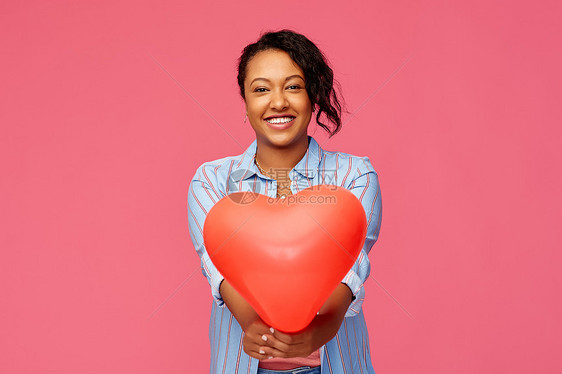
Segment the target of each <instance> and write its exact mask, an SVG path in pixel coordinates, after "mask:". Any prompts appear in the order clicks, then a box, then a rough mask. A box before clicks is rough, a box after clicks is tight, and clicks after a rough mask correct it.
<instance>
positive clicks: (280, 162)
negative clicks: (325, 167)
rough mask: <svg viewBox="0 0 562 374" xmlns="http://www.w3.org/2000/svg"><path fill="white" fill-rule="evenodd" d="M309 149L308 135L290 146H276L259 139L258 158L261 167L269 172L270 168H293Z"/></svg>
mask: <svg viewBox="0 0 562 374" xmlns="http://www.w3.org/2000/svg"><path fill="white" fill-rule="evenodd" d="M307 149H308V136H306V137H304V138H303V140H302V141H299V142H298V143H296V144H294V145H291V146H290V147H283V148H280V147H275V146H272V145H271V144H267V143H262V142H259V140H258V145H257V149H256V159H257V161H258V163H259V165H260V167H261V168H262V169H263V170H265V171H266V172H269V170H270V169H278V170H279V169H282V170H291V169H292V168H294V167H295V165H296V164H298V163H299V161H300V160H301V159H302V158H303V157H304V155H305V154H306V151H307Z"/></svg>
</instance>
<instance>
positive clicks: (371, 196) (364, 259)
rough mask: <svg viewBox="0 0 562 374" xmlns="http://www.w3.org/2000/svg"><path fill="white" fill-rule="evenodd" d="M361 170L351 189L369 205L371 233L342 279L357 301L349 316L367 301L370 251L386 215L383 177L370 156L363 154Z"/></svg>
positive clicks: (359, 168) (352, 182) (353, 314)
mask: <svg viewBox="0 0 562 374" xmlns="http://www.w3.org/2000/svg"><path fill="white" fill-rule="evenodd" d="M357 172H358V173H357V177H356V178H354V179H353V180H352V181H351V183H350V185H349V187H348V189H349V190H350V191H351V192H352V193H353V194H354V195H355V196H356V197H357V198H358V199H359V201H360V202H361V204H362V205H363V208H364V209H365V214H366V217H367V234H366V238H365V243H364V244H363V248H362V249H361V252H360V253H359V256H358V257H357V260H356V261H355V263H354V264H353V266H352V268H351V269H350V270H349V272H348V273H347V275H346V276H345V277H344V278H343V280H342V283H345V284H346V285H347V286H348V287H349V288H350V290H351V292H352V293H353V301H352V302H351V305H350V306H349V308H348V309H347V312H346V314H345V317H353V316H355V315H357V314H358V313H359V312H360V310H361V306H362V305H363V300H364V299H365V289H364V288H363V283H365V281H366V280H367V278H368V277H369V274H370V272H371V263H370V262H369V257H368V254H369V252H370V251H371V247H372V246H373V244H375V242H376V241H377V239H378V236H379V231H380V227H381V215H382V203H381V192H380V186H379V179H378V175H377V172H376V171H375V169H374V168H373V166H372V165H371V162H370V161H369V158H368V157H360V158H359V165H358V166H357Z"/></svg>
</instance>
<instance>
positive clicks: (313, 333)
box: [261, 283, 352, 358]
mask: <svg viewBox="0 0 562 374" xmlns="http://www.w3.org/2000/svg"><path fill="white" fill-rule="evenodd" d="M351 298H352V293H351V290H350V289H349V287H347V286H346V285H345V284H343V283H340V284H339V285H338V287H337V288H336V289H335V291H334V292H333V293H332V295H330V297H329V298H328V300H327V301H326V302H325V303H324V305H323V306H322V308H321V309H320V312H319V314H318V315H316V317H314V319H313V320H312V322H311V323H310V324H309V325H308V326H307V327H306V328H304V329H303V330H301V331H299V332H297V333H283V332H280V331H275V330H274V332H273V333H272V332H270V331H266V333H265V339H262V340H264V343H263V344H262V347H261V351H262V352H264V353H265V354H264V355H263V356H267V357H269V356H273V357H283V358H289V357H307V356H309V355H310V354H311V353H312V352H314V351H316V350H317V349H318V348H320V347H321V346H323V345H324V344H326V343H327V342H328V341H330V340H331V339H332V338H333V337H334V336H336V334H337V332H338V330H339V328H340V326H341V324H342V322H343V318H344V317H345V313H346V311H347V308H348V307H349V304H350V303H351ZM261 331H263V330H261Z"/></svg>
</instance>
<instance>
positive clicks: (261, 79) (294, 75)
mask: <svg viewBox="0 0 562 374" xmlns="http://www.w3.org/2000/svg"><path fill="white" fill-rule="evenodd" d="M292 78H300V79H302V80H303V81H304V78H303V77H301V76H300V75H298V74H293V75H290V76H288V77H287V78H285V82H286V81H288V80H289V79H292ZM255 81H266V82H270V80H269V79H267V78H255V79H254V80H252V81H251V82H250V84H252V83H254V82H255Z"/></svg>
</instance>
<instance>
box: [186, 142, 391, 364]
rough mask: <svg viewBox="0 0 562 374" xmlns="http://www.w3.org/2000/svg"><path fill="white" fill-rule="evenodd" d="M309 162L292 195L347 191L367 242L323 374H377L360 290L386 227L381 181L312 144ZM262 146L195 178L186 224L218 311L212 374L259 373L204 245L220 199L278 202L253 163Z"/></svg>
mask: <svg viewBox="0 0 562 374" xmlns="http://www.w3.org/2000/svg"><path fill="white" fill-rule="evenodd" d="M308 140H309V144H308V149H307V152H306V154H305V155H304V156H303V158H302V159H301V160H300V161H299V162H298V163H297V165H295V167H294V168H293V169H292V170H291V171H290V172H289V175H288V176H289V178H290V179H291V185H290V187H291V191H292V193H293V194H295V193H297V192H299V191H300V190H302V189H305V188H307V187H310V186H315V185H318V184H329V185H338V186H342V187H345V188H347V189H348V190H350V191H351V192H352V193H353V194H355V196H356V197H357V198H358V199H359V200H360V201H361V203H362V204H363V207H364V209H365V213H366V216H367V224H368V229H367V236H366V239H365V243H364V245H363V248H362V250H361V252H360V254H359V256H358V258H357V260H356V261H355V264H354V265H353V267H352V268H351V269H350V270H349V272H348V273H347V275H346V276H345V277H344V279H343V280H342V282H343V283H345V284H346V285H348V286H349V288H350V289H351V291H352V292H353V296H354V300H353V301H352V303H351V305H350V306H349V308H348V310H347V312H346V314H345V318H344V320H343V323H342V325H341V326H340V329H339V330H338V332H337V334H336V336H335V337H334V338H333V339H332V340H330V341H329V342H327V343H326V344H325V345H323V346H322V347H321V348H320V360H321V370H322V373H323V374H324V373H331V374H336V373H338V374H339V373H346V374H352V373H360V374H367V373H374V372H375V371H374V369H373V366H372V363H371V353H370V349H369V336H368V332H367V325H366V323H365V317H364V315H363V310H362V307H361V306H362V304H363V301H364V298H365V289H364V287H363V283H364V282H365V281H366V280H367V277H368V276H369V273H370V270H371V265H370V262H369V258H368V256H367V255H368V253H369V251H370V250H371V247H372V246H373V244H374V243H375V241H376V240H377V238H378V235H379V231H380V225H381V213H382V205H381V194H380V187H379V182H378V175H377V173H376V171H375V169H374V168H373V166H372V165H371V162H370V161H369V158H368V157H358V156H353V155H350V154H347V153H343V152H333V151H326V150H323V149H322V148H321V147H320V146H319V144H318V143H317V142H316V140H315V139H314V138H313V137H312V136H308ZM256 149H257V141H256V140H254V141H253V142H252V144H251V145H250V146H249V147H248V148H247V149H246V151H245V152H244V153H242V154H241V155H238V156H229V157H224V158H221V159H218V160H215V161H209V162H205V163H203V164H202V165H201V166H199V168H197V171H196V172H195V175H194V176H193V179H192V180H191V183H190V186H189V191H188V199H187V200H188V222H189V233H190V236H191V240H192V242H193V245H194V247H195V250H196V251H197V254H198V255H199V257H200V259H201V270H202V272H203V275H205V277H206V278H207V280H208V281H209V284H210V286H211V294H212V296H213V303H212V309H211V320H210V325H209V340H210V343H211V363H210V373H212V374H225V373H228V374H230V373H237V374H238V373H245V374H254V373H257V370H258V364H259V360H257V359H255V358H252V357H250V356H248V355H247V354H246V353H245V352H244V350H243V346H242V338H243V334H244V332H243V330H242V328H241V327H240V325H239V324H238V322H237V321H236V319H235V318H234V317H233V315H232V313H231V312H230V310H229V309H228V307H227V306H226V304H225V303H224V301H223V300H222V297H221V295H220V293H219V286H220V283H221V281H222V280H223V279H224V277H223V276H222V275H221V274H220V272H219V271H218V270H217V269H216V268H215V266H214V265H213V263H212V262H211V260H210V258H209V255H208V254H207V251H206V250H205V245H204V242H203V225H204V223H205V217H206V216H207V213H208V212H209V210H210V209H211V208H212V206H213V205H214V204H215V203H216V202H217V201H219V200H220V199H221V198H222V197H224V196H226V195H228V194H230V193H232V192H238V191H253V192H257V193H260V194H263V195H266V196H270V197H276V194H277V181H276V180H275V179H273V178H270V177H268V176H265V175H263V174H262V173H261V172H260V171H259V169H258V168H257V166H256V165H255V163H254V158H255V154H256Z"/></svg>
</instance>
